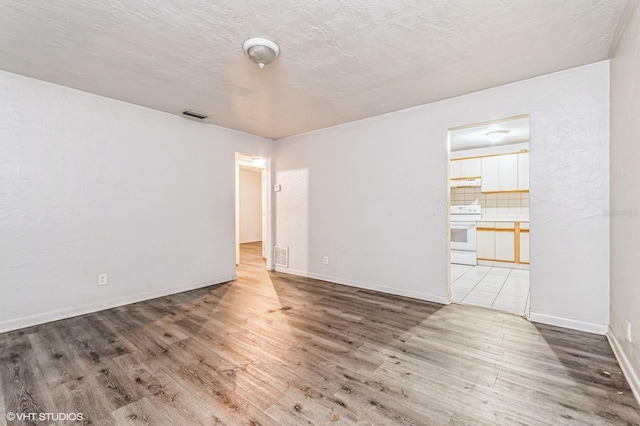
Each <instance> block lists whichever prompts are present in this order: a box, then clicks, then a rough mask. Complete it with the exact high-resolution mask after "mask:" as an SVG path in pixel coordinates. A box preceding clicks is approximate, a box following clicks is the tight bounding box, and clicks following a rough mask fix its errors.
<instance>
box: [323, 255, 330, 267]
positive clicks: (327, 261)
mask: <svg viewBox="0 0 640 426" xmlns="http://www.w3.org/2000/svg"><path fill="white" fill-rule="evenodd" d="M324 264H325V265H328V264H329V256H325V257H324Z"/></svg>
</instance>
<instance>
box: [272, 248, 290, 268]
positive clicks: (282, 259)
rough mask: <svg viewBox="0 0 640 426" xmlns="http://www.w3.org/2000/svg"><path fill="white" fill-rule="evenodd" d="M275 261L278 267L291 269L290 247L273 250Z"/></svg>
mask: <svg viewBox="0 0 640 426" xmlns="http://www.w3.org/2000/svg"><path fill="white" fill-rule="evenodd" d="M273 259H274V263H275V265H276V266H282V267H284V268H288V267H289V247H278V246H275V247H274V248H273Z"/></svg>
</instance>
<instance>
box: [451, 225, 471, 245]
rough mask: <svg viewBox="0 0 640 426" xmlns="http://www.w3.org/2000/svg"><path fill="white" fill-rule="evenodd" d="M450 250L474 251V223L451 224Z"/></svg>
mask: <svg viewBox="0 0 640 426" xmlns="http://www.w3.org/2000/svg"><path fill="white" fill-rule="evenodd" d="M451 250H461V251H476V223H475V222H451Z"/></svg>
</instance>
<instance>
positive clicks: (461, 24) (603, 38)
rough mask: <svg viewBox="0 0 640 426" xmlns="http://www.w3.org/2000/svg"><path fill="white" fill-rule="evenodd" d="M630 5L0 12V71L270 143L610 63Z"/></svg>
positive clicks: (21, 7)
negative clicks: (273, 57)
mask: <svg viewBox="0 0 640 426" xmlns="http://www.w3.org/2000/svg"><path fill="white" fill-rule="evenodd" d="M629 1H634V0H448V1H447V0H431V1H427V0H403V1H388V0H376V1H372V0H260V1H258V0H216V1H211V0H181V1H179V0H136V1H130V0H111V1H105V0H48V1H39V0H2V1H1V2H0V69H3V70H6V71H10V72H14V73H18V74H23V75H26V76H30V77H34V78H38V79H42V80H46V81H50V82H53V83H58V84H62V85H65V86H69V87H73V88H77V89H80V90H85V91H88V92H92V93H96V94H100V95H104V96H108V97H111V98H115V99H120V100H123V101H127V102H132V103H135V104H139V105H144V106H147V107H151V108H155V109H158V110H162V111H167V112H171V113H177V114H179V113H180V112H181V111H182V110H184V109H192V110H195V111H200V112H204V113H206V114H208V115H209V116H210V118H208V119H207V121H208V122H210V123H214V124H218V125H220V126H224V127H229V128H232V129H237V130H241V131H244V132H248V133H253V134H257V135H261V136H266V137H269V138H274V139H277V138H280V137H283V136H287V135H292V134H297V133H302V132H306V131H310V130H314V129H319V128H323V127H327V126H331V125H335V124H340V123H344V122H349V121H353V120H357V119H361V118H365V117H370V116H374V115H378V114H382V113H385V112H390V111H395V110H398V109H403V108H407V107H411V106H415V105H419V104H424V103H428V102H432V101H436V100H440V99H445V98H449V97H452V96H456V95H460V94H464V93H469V92H473V91H477V90H481V89H485V88H489V87H492V86H497V85H501V84H505V83H509V82H513V81H517V80H522V79H525V78H529V77H533V76H537V75H542V74H546V73H549V72H553V71H558V70H562V69H566V68H571V67H575V66H579V65H583V64H587V63H591V62H596V61H600V60H604V59H607V58H608V57H609V52H610V51H611V49H612V46H613V42H614V40H615V36H616V32H617V31H618V27H619V26H620V22H621V20H622V18H623V16H624V10H625V7H626V5H627V4H628V3H629ZM249 37H268V38H271V39H273V40H274V41H276V42H277V43H278V44H279V45H280V47H281V50H282V52H281V55H280V57H279V58H278V60H277V61H276V62H274V63H273V64H272V65H270V66H268V67H267V68H265V69H263V70H260V69H259V68H258V67H257V66H256V65H254V64H253V63H252V62H250V61H249V60H248V59H247V58H246V57H245V56H244V52H243V51H242V43H243V41H244V40H245V39H247V38H249Z"/></svg>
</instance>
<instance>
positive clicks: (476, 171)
mask: <svg viewBox="0 0 640 426" xmlns="http://www.w3.org/2000/svg"><path fill="white" fill-rule="evenodd" d="M449 166H450V171H449V174H450V179H469V178H478V177H480V176H481V173H480V169H481V161H480V159H479V158H463V159H461V160H451V162H450V163H449Z"/></svg>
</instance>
